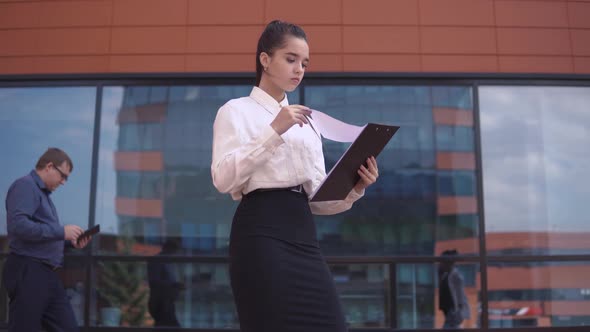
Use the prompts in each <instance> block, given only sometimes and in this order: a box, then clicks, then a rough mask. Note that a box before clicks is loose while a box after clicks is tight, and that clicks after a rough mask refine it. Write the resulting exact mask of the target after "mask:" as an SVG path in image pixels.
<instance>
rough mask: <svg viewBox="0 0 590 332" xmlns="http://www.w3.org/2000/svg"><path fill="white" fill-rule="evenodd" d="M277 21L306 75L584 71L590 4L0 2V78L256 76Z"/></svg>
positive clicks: (497, 0) (482, 0) (534, 0)
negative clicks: (265, 31)
mask: <svg viewBox="0 0 590 332" xmlns="http://www.w3.org/2000/svg"><path fill="white" fill-rule="evenodd" d="M230 8H231V9H230ZM275 18H281V19H286V20H290V21H293V22H295V23H299V24H301V25H302V26H303V27H304V28H305V29H306V31H307V33H308V35H309V41H310V47H311V55H312V57H311V67H310V70H312V71H322V72H341V71H343V72H354V71H362V72H372V71H375V72H383V71H385V72H439V71H443V72H533V73H535V72H536V73H590V1H589V0H321V1H317V0H299V1H296V2H293V1H287V0H63V1H53V0H51V1H50V0H44V1H22V0H20V1H6V0H0V74H29V73H109V72H210V71H212V72H252V71H253V68H254V60H253V59H254V51H255V47H256V41H257V38H258V35H259V34H260V32H261V30H262V28H263V26H264V24H265V23H266V22H268V21H270V20H272V19H275Z"/></svg>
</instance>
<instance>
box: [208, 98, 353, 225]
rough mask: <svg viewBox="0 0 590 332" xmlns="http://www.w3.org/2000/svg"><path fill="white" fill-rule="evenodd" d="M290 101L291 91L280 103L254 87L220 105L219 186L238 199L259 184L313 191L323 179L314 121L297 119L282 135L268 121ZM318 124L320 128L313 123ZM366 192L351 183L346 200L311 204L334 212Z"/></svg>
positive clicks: (215, 172) (215, 169)
mask: <svg viewBox="0 0 590 332" xmlns="http://www.w3.org/2000/svg"><path fill="white" fill-rule="evenodd" d="M287 105H289V101H288V100H287V97H285V99H283V101H281V102H280V103H279V102H277V101H276V100H275V99H274V98H272V97H271V96H270V95H269V94H267V93H266V92H265V91H264V90H262V89H260V88H258V87H254V88H253V89H252V92H251V93H250V96H248V97H242V98H237V99H232V100H230V101H228V102H227V103H226V104H225V105H223V106H221V108H220V109H219V111H218V112H217V117H216V118H215V123H214V124H213V161H212V163H211V176H212V177H213V184H214V185H215V187H216V188H217V190H219V191H220V192H222V193H231V196H232V198H233V199H234V200H239V199H241V198H242V196H243V195H245V194H247V193H249V192H251V191H254V190H256V189H260V188H286V187H292V186H296V185H299V184H302V185H303V188H305V191H306V192H307V194H308V195H310V194H311V193H313V192H314V191H315V189H316V188H317V187H318V186H319V185H320V183H321V182H322V181H323V179H324V178H325V177H326V170H325V165H324V154H323V152H322V140H321V138H320V136H319V135H318V134H317V133H316V132H315V131H314V129H312V127H311V126H310V125H304V126H303V127H299V125H294V126H293V127H291V128H290V129H289V130H287V131H286V132H285V133H284V134H282V135H279V134H277V132H276V131H275V130H274V129H273V128H272V127H271V126H270V123H271V122H272V121H273V120H274V118H275V117H276V115H277V114H278V113H279V111H280V110H281V108H282V107H283V106H287ZM312 116H313V115H312ZM312 124H314V123H313V120H312ZM314 128H315V130H318V129H317V128H318V126H317V125H315V124H314ZM320 134H321V133H320ZM363 195H364V191H363V192H362V193H360V194H359V193H357V192H356V191H355V190H354V189H353V190H351V191H350V193H349V194H348V196H347V197H346V198H345V199H344V200H341V201H327V202H310V208H311V211H312V212H313V213H314V214H336V213H339V212H343V211H346V210H348V209H350V207H351V206H352V203H354V202H355V201H356V200H358V199H359V198H361V197H362V196H363Z"/></svg>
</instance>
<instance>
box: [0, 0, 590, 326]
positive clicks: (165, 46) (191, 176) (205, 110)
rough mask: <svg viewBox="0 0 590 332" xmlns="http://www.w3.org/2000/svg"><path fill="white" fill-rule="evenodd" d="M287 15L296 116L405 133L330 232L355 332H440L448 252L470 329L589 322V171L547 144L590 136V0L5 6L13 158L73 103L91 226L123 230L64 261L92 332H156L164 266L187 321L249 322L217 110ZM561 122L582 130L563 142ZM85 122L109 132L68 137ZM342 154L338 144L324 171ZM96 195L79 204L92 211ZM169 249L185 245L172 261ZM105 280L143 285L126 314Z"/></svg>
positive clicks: (2, 73) (156, 0)
mask: <svg viewBox="0 0 590 332" xmlns="http://www.w3.org/2000/svg"><path fill="white" fill-rule="evenodd" d="M273 19H281V20H285V21H290V22H293V23H297V24H300V25H301V26H302V27H303V28H304V29H305V31H306V33H307V36H308V42H309V45H310V55H311V57H310V59H311V61H310V67H309V75H308V77H309V78H306V80H304V83H303V84H302V86H301V87H300V88H299V89H298V90H296V91H295V92H294V93H292V94H290V95H289V101H290V102H291V103H302V104H306V105H312V106H313V107H314V108H316V109H320V110H322V111H326V112H327V113H329V114H332V115H335V116H336V117H338V118H341V119H342V120H344V121H347V122H351V123H357V124H360V123H366V122H378V121H383V122H391V123H395V124H398V125H400V126H401V127H402V130H400V132H399V133H398V134H396V136H395V137H394V139H393V140H392V142H391V143H390V144H389V146H388V147H387V148H386V150H385V151H384V153H383V154H382V156H380V159H379V160H380V166H381V170H380V173H381V174H380V175H381V176H380V181H378V182H377V184H375V185H374V186H373V187H372V188H371V190H369V191H367V194H366V197H365V198H364V199H363V200H362V201H359V202H358V203H357V204H355V207H354V208H353V210H352V211H350V212H347V213H345V214H342V215H338V216H332V217H330V218H326V217H319V218H317V221H318V223H317V224H318V237H319V239H320V243H321V245H322V249H323V251H324V253H325V254H326V256H327V257H328V260H329V261H330V264H331V269H332V273H333V276H334V280H335V282H336V284H337V288H338V291H339V293H340V295H341V299H342V302H343V305H344V311H345V314H346V317H347V320H348V322H349V324H350V326H351V328H353V330H354V329H355V328H371V327H377V328H392V329H396V328H403V329H432V328H440V327H441V326H442V325H443V320H444V317H443V316H442V314H441V313H440V311H439V310H438V309H437V308H438V306H437V305H438V291H437V290H438V281H437V280H436V268H437V263H438V262H439V261H440V260H439V259H438V258H437V256H438V255H440V253H441V252H443V251H444V250H447V249H457V250H458V251H459V253H460V254H461V257H460V258H459V261H460V262H459V264H458V265H459V269H460V271H461V272H462V274H463V276H464V279H465V284H466V287H465V288H466V294H467V297H468V300H469V302H470V304H471V319H469V320H467V321H466V322H465V323H464V327H468V328H474V329H482V330H486V329H487V328H488V327H494V328H501V327H511V328H515V327H516V328H518V327H541V326H546V327H551V326H553V327H555V326H567V327H569V328H574V327H579V326H586V325H589V324H590V288H588V287H589V286H588V283H587V280H588V278H590V268H589V266H590V265H589V262H590V247H589V246H588V241H587V238H588V235H589V234H590V229H589V228H588V226H587V224H588V223H587V221H588V220H587V217H585V216H583V215H582V214H581V213H578V210H576V209H573V208H572V207H579V206H581V205H583V203H580V202H583V199H584V198H586V197H588V196H587V194H586V193H585V192H584V190H583V189H581V190H578V189H575V188H573V189H572V192H574V195H573V199H570V198H569V196H567V199H565V198H564V199H563V200H566V201H571V202H572V203H570V204H569V205H568V204H562V205H563V206H562V205H560V204H558V203H556V202H559V201H560V197H562V198H563V197H565V196H563V195H564V191H563V188H564V187H566V188H568V187H567V186H566V185H565V184H567V185H568V186H570V187H573V186H574V185H575V183H573V182H575V181H573V182H572V183H570V182H567V181H564V182H563V183H562V182H559V181H561V180H555V179H563V172H562V173H560V172H559V170H560V168H559V166H562V165H567V166H568V167H569V168H567V169H568V170H569V171H570V174H569V175H570V177H571V178H574V179H578V182H579V183H580V184H582V185H586V186H587V185H590V183H588V182H587V181H586V180H583V179H582V176H581V175H580V173H576V172H575V170H576V168H575V167H572V166H570V165H569V164H571V163H576V162H577V163H580V164H581V165H582V166H580V167H586V166H590V161H588V160H587V159H585V157H584V156H585V154H584V152H583V151H582V152H580V151H581V150H579V149H578V150H576V149H572V150H570V149H569V145H568V144H569V141H565V140H564V141H563V142H562V141H554V140H553V137H555V136H557V135H555V132H554V131H552V130H553V129H555V130H557V129H559V131H558V133H564V132H565V133H568V135H563V136H568V137H571V138H572V141H575V140H576V139H577V142H586V143H590V137H589V136H588V134H587V133H586V131H585V130H584V129H583V128H584V127H583V126H586V127H587V126H590V118H589V117H588V116H585V115H583V114H587V112H584V111H582V112H578V111H579V110H583V109H587V108H588V105H590V98H588V96H590V87H589V85H590V79H589V77H590V76H589V74H590V0H316V1H311V0H300V1H296V2H293V1H285V0H84V1H81V0H61V1H2V0H0V128H4V130H3V131H4V132H5V134H4V135H5V136H0V137H1V138H3V141H4V142H5V143H4V144H5V145H2V143H0V149H6V151H8V148H9V147H10V146H9V145H8V144H7V143H6V142H8V141H9V140H8V138H10V139H14V138H17V139H18V140H22V141H23V142H27V140H29V139H31V140H32V141H35V140H37V141H42V142H43V144H45V141H44V140H42V139H39V138H37V137H36V136H34V135H32V134H30V132H29V131H25V130H24V129H23V130H20V128H25V129H26V126H25V125H27V124H33V123H34V124H35V125H36V126H39V123H40V122H38V121H34V120H39V119H40V120H42V121H49V122H51V121H50V120H52V118H51V117H49V116H48V115H46V113H43V112H42V111H41V110H42V109H43V107H38V108H35V107H33V106H34V105H33V104H34V102H33V104H31V105H29V104H28V103H29V102H31V101H34V100H35V99H36V98H38V99H39V100H41V101H43V105H52V104H55V105H58V106H60V107H63V109H64V111H63V112H59V111H57V112H56V114H57V115H55V117H56V119H58V120H60V121H63V122H64V127H65V129H68V130H66V131H64V132H63V133H62V131H60V130H61V129H60V130H55V131H52V133H53V134H48V137H50V138H49V139H47V141H48V142H54V141H58V142H61V141H63V142H65V143H64V144H65V145H66V147H67V146H68V144H72V147H71V150H68V151H73V152H72V154H73V155H74V156H75V157H77V159H76V161H75V162H77V161H78V160H80V159H81V158H82V159H83V161H82V162H80V163H81V164H82V165H81V166H80V167H79V166H77V172H81V173H82V174H81V175H80V176H81V177H83V180H84V181H87V180H88V181H87V183H91V184H92V183H94V184H92V185H91V186H92V188H91V189H90V190H91V191H93V192H94V194H90V200H91V201H92V202H91V203H90V207H88V206H85V207H84V206H83V207H82V210H83V212H84V213H88V215H90V217H89V218H88V219H89V220H88V223H90V224H92V223H103V226H106V224H107V221H109V220H114V224H115V226H114V228H113V229H109V228H108V227H107V228H106V231H105V232H103V235H101V237H100V238H98V239H97V240H96V241H95V242H96V243H95V247H94V248H93V249H92V251H91V253H90V254H89V255H90V256H96V257H94V259H95V260H96V261H97V262H98V263H97V264H94V265H92V266H90V265H88V264H83V263H81V261H80V260H76V258H75V257H74V256H72V255H69V256H67V257H70V259H71V260H72V262H74V263H70V265H69V267H68V264H66V269H65V271H63V272H62V277H63V278H64V280H66V282H65V284H66V287H68V288H69V289H70V290H75V289H76V287H77V285H78V283H82V284H84V285H85V290H84V298H86V299H89V300H88V301H85V300H82V301H80V302H77V303H78V304H77V306H75V305H74V302H72V303H73V305H74V310H75V312H76V314H77V318H78V319H79V323H80V325H83V326H87V327H91V328H95V329H97V330H100V327H101V326H117V325H121V326H153V325H155V324H157V322H156V321H155V320H154V318H155V317H152V316H153V315H152V316H150V314H149V313H148V312H147V309H146V310H144V311H142V310H135V309H130V307H129V303H132V302H133V301H134V300H137V301H140V299H139V297H141V296H142V294H144V292H146V293H145V294H147V292H149V289H148V288H149V287H148V280H147V279H148V278H149V277H148V276H146V275H145V271H144V265H147V264H150V262H154V261H155V262H160V263H162V262H168V263H171V264H173V265H174V268H173V269H174V270H175V272H176V274H177V275H178V277H179V278H180V279H182V280H183V281H184V282H185V283H186V287H187V289H185V290H184V291H183V292H182V295H181V296H180V297H179V298H178V299H177V301H176V302H177V310H176V313H177V315H178V319H179V321H180V322H181V325H182V326H183V327H185V328H189V329H191V330H199V329H201V328H203V329H223V328H234V329H235V328H237V317H236V314H235V311H234V307H233V302H232V297H231V290H230V287H229V280H228V275H227V244H228V237H229V229H230V225H231V216H232V213H233V210H234V209H235V206H236V205H235V202H232V201H231V200H230V199H229V198H228V197H226V196H224V195H220V194H218V193H217V192H216V191H215V189H214V188H213V186H212V184H211V179H210V171H209V167H210V155H211V136H212V123H213V120H214V117H215V112H216V110H217V109H218V108H219V106H220V105H222V104H223V103H224V102H225V101H227V100H228V99H231V98H235V97H239V96H243V95H247V94H248V93H249V91H250V85H251V81H252V80H253V77H252V79H251V78H250V76H253V75H252V74H253V71H254V65H255V51H256V42H257V39H258V37H259V35H260V33H261V31H262V29H263V28H264V26H265V25H266V24H267V23H268V22H270V21H271V20H273ZM441 73H442V75H441ZM69 74H75V75H73V76H69ZM136 74H141V75H136ZM195 74H196V75H195ZM529 74H531V75H529ZM441 77H443V79H442V80H441ZM470 77H475V78H476V79H477V81H476V79H469V78H470ZM523 77H524V79H523ZM538 77H540V78H541V79H542V83H543V84H542V85H543V86H541V87H538V88H537V89H536V90H535V89H534V88H531V86H539V85H541V83H539V81H537V80H536V78H538ZM225 78H227V79H228V80H227V81H224V79H225ZM498 78H501V79H502V82H501V83H500V84H497V85H495V84H496V83H495V82H497V79H498ZM482 80H483V81H484V82H485V80H489V81H492V83H487V85H489V87H483V88H482V87H481V86H480V85H479V84H480V82H481V81H482ZM79 82H83V83H82V84H80V83H79ZM105 82H106V83H105ZM513 83H514V85H519V86H521V87H513ZM31 85H33V87H30V86H31ZM37 85H39V86H41V87H37ZM483 85H486V83H484V84H483ZM47 90H49V91H47ZM46 95H53V96H54V97H55V99H50V98H48V97H47V96H46ZM547 96H549V97H547ZM544 98H546V99H544ZM99 99H100V101H99V102H97V100H99ZM551 99H554V101H552V100H551ZM81 100H82V101H81ZM570 100H575V101H576V102H579V104H575V103H574V104H570V103H569V101H570ZM68 104H69V105H72V106H68ZM22 105H25V106H22ZM531 105H533V106H531ZM21 106H22V107H21ZM57 108H58V107H55V109H57ZM529 108H530V109H529ZM359 109H362V110H363V112H359V111H358V110H359ZM13 110H17V112H14V113H11V112H13ZM96 110H99V111H96ZM503 110H507V111H506V112H505V113H506V114H505V113H503ZM95 111H96V113H93V112H95ZM19 112H20V113H22V114H23V115H22V118H21V116H20V115H18V114H20V113H19ZM555 112H559V114H563V116H560V115H557V117H556V116H555ZM17 113H18V114H17ZM509 113H512V115H514V114H516V115H515V116H514V117H513V118H510V114H509ZM552 113H553V114H552ZM49 114H53V112H49ZM80 114H84V116H78V115H80ZM498 114H502V116H498ZM519 114H520V115H519ZM580 114H582V115H580ZM86 115H87V116H86ZM95 116H96V119H97V120H98V121H95ZM560 117H561V118H564V119H566V120H567V119H571V121H570V122H571V123H569V122H568V123H566V122H567V121H566V120H564V122H563V123H559V125H557V124H556V125H555V128H553V127H552V125H551V123H552V122H555V123H558V122H559V121H558V120H559V118H560ZM529 120H530V121H529ZM49 122H47V123H49ZM41 123H42V122H41ZM497 123H508V124H514V126H509V125H507V126H506V127H507V128H506V130H505V131H503V130H500V129H498V126H497ZM564 124H567V125H568V126H567V127H565V126H562V127H560V126H561V125H564ZM576 124H577V125H582V129H580V128H578V127H576V126H575V125H576ZM21 125H22V127H21ZM75 127H79V129H80V130H81V131H84V130H86V131H87V132H88V133H94V134H88V135H85V136H84V135H79V134H78V136H75V137H78V138H77V141H76V142H75V144H73V143H72V142H68V141H67V140H65V139H64V140H59V139H57V138H56V137H61V136H62V135H63V137H64V138H66V137H69V136H68V135H70V134H71V129H73V128H75ZM564 128H566V129H564ZM568 129H569V130H568ZM19 130H20V131H19ZM93 130H94V132H93ZM0 135H1V134H0ZM52 135H53V136H52ZM92 135H94V136H92ZM79 137H82V138H79ZM0 141H2V140H0ZM538 142H542V143H538ZM564 142H566V143H568V144H566V143H564ZM35 144H36V143H35ZM579 144H580V143H579ZM584 144H585V143H584ZM32 146H36V145H34V144H32ZM496 147H499V148H496ZM76 148H79V149H80V151H83V152H77V151H78V150H77V149H76ZM345 148H346V147H345V146H344V145H342V144H339V143H338V144H336V143H332V142H328V141H325V142H324V154H325V156H326V163H327V169H329V168H330V167H331V166H332V165H333V164H334V163H335V162H336V161H337V160H338V158H339V157H340V155H341V154H342V153H343V152H344V150H345ZM11 151H12V150H11ZM89 151H92V155H90V154H91V153H90V152H89ZM502 154H506V155H507V157H506V158H504V159H502V157H501V156H502ZM586 154H587V153H586ZM523 155H525V156H527V158H529V159H527V158H524V159H518V157H519V156H523ZM563 155H565V156H566V157H570V158H571V160H572V161H569V163H568V160H564V159H563ZM14 156H16V157H15V159H18V158H21V159H22V155H20V154H18V153H15V154H14ZM84 158H85V159H84ZM566 159H567V158H566ZM538 165H541V169H538V167H537V166H538ZM7 169H8V173H7V174H10V176H12V174H13V173H14V174H19V173H18V172H21V171H24V170H21V169H16V168H15V166H10V165H9V166H8V167H7ZM85 170H86V171H85ZM91 170H92V171H91ZM513 170H514V172H512V171H513ZM516 170H522V172H517V171H516ZM84 172H85V173H84ZM512 173H514V174H512ZM555 174H557V175H555ZM560 174H561V176H562V177H559V176H558V175H560ZM517 175H518V176H517ZM9 180H11V179H9V178H8V175H6V174H5V175H3V176H0V184H2V185H4V183H5V182H6V181H9ZM74 181H75V180H74ZM70 182H72V181H70ZM109 183H110V184H111V185H110V186H109ZM564 183H565V184H564ZM85 185H86V187H82V188H83V189H79V190H78V189H75V190H74V193H75V194H76V195H79V196H80V197H83V198H86V196H84V195H87V191H88V188H87V184H86V183H85ZM72 186H76V184H75V182H74V184H72ZM76 188H78V187H76ZM4 190H5V188H3V187H1V188H0V191H4ZM539 192H540V193H541V195H536V193H539ZM2 194H3V193H2ZM70 194H71V193H70ZM59 195H60V194H57V196H58V197H59ZM64 195H65V193H64ZM109 195H111V196H109ZM560 195H561V196H560ZM540 196H543V197H540ZM0 198H3V196H0ZM58 199H59V198H58ZM521 201H522V202H523V203H522V204H520V202H521ZM514 202H519V204H520V205H518V204H511V203H514ZM516 205H518V206H516ZM58 207H59V202H58ZM567 209H570V210H572V209H573V210H574V213H570V212H568V211H566V210H567ZM66 210H67V211H66V219H67V218H68V213H74V209H73V208H70V207H68V208H66ZM60 211H61V209H60ZM75 212H76V213H77V210H76V211H75ZM503 212H506V213H505V214H503ZM507 215H511V216H513V218H512V217H506V216H507ZM84 217H85V216H84ZM484 218H485V222H484V221H483V219H484ZM576 218H577V219H579V220H578V221H580V220H581V222H582V223H583V222H586V226H583V225H582V224H576V222H572V220H574V219H576ZM88 223H87V221H86V220H83V221H82V224H81V225H85V226H84V227H87V226H88ZM484 225H485V227H484ZM539 225H540V226H539ZM571 225H574V226H571ZM576 225H577V227H579V228H578V229H577V230H576V229H575V228H573V229H572V227H575V226H576ZM581 225H582V226H581ZM103 229H105V227H103ZM1 234H2V235H1V236H0V242H2V243H5V240H6V239H5V233H1ZM169 240H171V241H178V243H179V245H180V248H182V249H181V250H180V251H179V252H178V253H177V256H176V257H164V258H161V257H158V255H157V254H158V253H159V252H160V249H161V247H162V244H163V243H164V242H166V241H169ZM3 248H4V249H3V251H2V253H0V258H3V257H5V256H6V254H7V252H6V245H4V246H3ZM101 255H106V256H107V257H106V258H105V257H103V256H101ZM110 255H114V256H115V258H113V257H109V256H110ZM118 256H129V257H128V259H127V260H123V261H117V257H118ZM152 256H153V257H152ZM146 262H147V263H146ZM119 264H120V265H119ZM123 270H127V271H132V272H129V273H123V272H121V271H123ZM89 276H91V277H89ZM88 278H90V280H88ZM109 278H114V280H116V279H117V278H118V279H120V280H122V281H121V285H123V286H122V287H125V282H129V283H136V284H139V285H140V287H139V288H138V290H137V294H128V295H127V297H128V298H127V299H124V300H125V301H127V302H125V301H123V300H121V299H120V300H121V301H123V302H122V303H121V305H120V307H121V308H120V309H121V311H122V314H121V317H119V318H113V317H112V316H110V314H109V311H108V309H110V307H109V305H108V303H107V302H108V301H107V299H106V298H107V296H103V295H104V294H105V293H108V292H109V291H108V290H107V289H105V284H106V285H113V284H112V281H111V283H110V284H109V282H108V281H107V280H110V279H109ZM115 285H116V283H115ZM72 292H73V293H72V294H77V293H75V291H72ZM116 292H119V293H121V290H120V289H118V288H117V289H116ZM123 293H124V292H123ZM134 296H137V298H136V297H134ZM144 301H146V300H145V299H144ZM138 303H139V302H138ZM143 304H145V305H146V306H147V303H143ZM105 309H106V310H105ZM486 309H487V310H486ZM484 310H486V312H485V313H484V312H483V311H484ZM2 311H3V307H2V306H0V320H1V319H3V318H6V317H5V315H2V314H1V312H2ZM0 328H1V326H0ZM572 331H573V329H572ZM576 331H581V330H576Z"/></svg>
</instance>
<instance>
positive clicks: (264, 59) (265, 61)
mask: <svg viewBox="0 0 590 332" xmlns="http://www.w3.org/2000/svg"><path fill="white" fill-rule="evenodd" d="M259 59H260V64H261V65H262V69H263V70H264V71H266V68H268V66H269V65H270V55H268V53H266V52H261V53H260V57H259Z"/></svg>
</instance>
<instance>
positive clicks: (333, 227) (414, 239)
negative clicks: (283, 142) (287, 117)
mask: <svg viewBox="0 0 590 332" xmlns="http://www.w3.org/2000/svg"><path fill="white" fill-rule="evenodd" d="M305 101H306V104H307V106H309V107H311V108H313V109H317V110H319V111H322V112H325V113H327V114H329V115H331V116H334V117H336V118H338V119H340V120H342V121H345V122H348V123H352V124H357V125H364V124H366V123H368V122H378V123H389V124H395V125H399V126H400V127H401V128H400V129H399V131H398V132H397V133H396V135H395V136H394V137H393V139H392V140H391V142H390V143H389V144H388V145H387V146H386V147H385V150H384V151H383V152H382V153H381V155H380V156H379V158H378V162H379V174H380V178H379V180H378V181H377V183H376V184H374V185H373V186H371V187H370V188H369V189H368V190H367V191H366V193H365V197H363V198H362V199H361V200H359V201H357V202H356V203H355V204H354V206H353V208H352V209H351V210H350V211H347V212H345V213H341V214H338V215H333V216H327V217H324V216H316V221H317V225H318V236H319V238H320V241H321V244H322V249H323V251H324V253H325V254H327V255H357V254H361V255H362V254H370V255H391V254H393V255H398V254H408V255H434V254H439V253H440V252H442V251H443V250H445V249H449V248H456V249H458V250H459V251H460V252H461V253H462V254H471V255H475V254H477V253H478V242H477V236H478V232H479V227H478V224H477V223H478V218H477V217H475V216H477V204H476V202H477V196H478V188H477V183H476V181H475V179H476V177H475V153H474V146H475V145H474V136H473V124H472V118H473V102H472V92H471V88H470V87H451V86H438V87H431V86H355V85H352V86H350V85H346V86H336V85H334V86H306V88H305ZM347 147H348V144H343V143H337V142H333V141H328V140H324V155H325V160H326V169H327V170H328V171H329V170H330V169H331V167H332V166H334V164H335V163H336V162H337V161H338V160H339V159H340V157H341V155H342V154H343V153H344V151H345V150H346V149H347ZM457 202H458V203H457ZM449 220H461V222H449ZM439 221H440V222H439ZM467 223H471V224H469V225H467ZM455 226H457V227H460V230H458V231H455V230H453V229H450V228H452V227H455Z"/></svg>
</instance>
